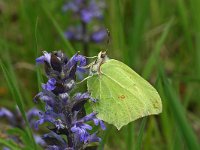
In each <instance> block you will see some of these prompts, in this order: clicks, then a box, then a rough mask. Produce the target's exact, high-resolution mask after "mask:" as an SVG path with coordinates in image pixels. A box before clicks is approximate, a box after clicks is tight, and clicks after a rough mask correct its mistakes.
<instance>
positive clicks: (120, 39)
mask: <svg viewBox="0 0 200 150" xmlns="http://www.w3.org/2000/svg"><path fill="white" fill-rule="evenodd" d="M120 2H121V1H120V0H116V1H109V7H110V9H109V11H110V12H109V13H110V15H109V16H110V18H108V19H109V21H110V22H112V24H114V25H111V26H110V30H111V37H112V47H113V49H114V50H115V53H116V54H117V56H121V55H122V51H124V50H125V41H124V32H123V17H122V16H123V14H122V11H121V8H120V6H121V5H120Z"/></svg>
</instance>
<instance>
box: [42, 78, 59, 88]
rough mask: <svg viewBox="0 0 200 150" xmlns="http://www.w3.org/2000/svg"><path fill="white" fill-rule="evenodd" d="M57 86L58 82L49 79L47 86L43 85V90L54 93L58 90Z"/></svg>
mask: <svg viewBox="0 0 200 150" xmlns="http://www.w3.org/2000/svg"><path fill="white" fill-rule="evenodd" d="M55 84H56V80H55V79H54V78H52V79H49V80H48V82H47V83H46V84H43V85H42V88H43V89H44V90H47V91H53V90H54V89H55V88H56V86H55Z"/></svg>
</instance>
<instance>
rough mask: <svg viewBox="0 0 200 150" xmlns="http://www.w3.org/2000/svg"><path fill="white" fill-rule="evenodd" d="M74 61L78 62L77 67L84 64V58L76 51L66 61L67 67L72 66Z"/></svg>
mask: <svg viewBox="0 0 200 150" xmlns="http://www.w3.org/2000/svg"><path fill="white" fill-rule="evenodd" d="M76 63H79V67H83V66H85V65H86V58H85V57H84V56H82V55H79V54H78V53H77V54H75V55H74V56H73V57H72V58H71V59H70V60H69V62H68V66H69V68H70V67H71V66H74V65H75V64H76Z"/></svg>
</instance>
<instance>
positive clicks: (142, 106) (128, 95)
mask: <svg viewBox="0 0 200 150" xmlns="http://www.w3.org/2000/svg"><path fill="white" fill-rule="evenodd" d="M100 71H101V73H100V74H99V75H94V76H92V77H91V78H90V79H88V90H89V91H90V92H91V94H92V96H93V97H94V98H97V99H99V101H98V103H96V104H95V105H94V107H93V108H94V111H96V112H98V117H99V118H100V119H102V120H104V121H106V122H108V123H111V124H114V125H115V126H116V127H117V128H118V129H120V128H121V127H122V126H124V125H126V124H128V123H129V122H131V121H134V120H136V119H138V118H141V117H143V116H147V115H152V114H158V113H160V112H161V111H162V104H161V99H160V97H159V95H158V93H157V91H156V90H155V89H154V88H153V87H152V86H151V85H150V84H149V83H148V82H147V81H146V80H144V79H143V78H142V77H140V76H139V75H138V74H137V73H136V72H134V71H133V70H132V69H131V68H129V67H128V66H127V65H125V64H123V63H122V62H120V61H117V60H114V59H110V60H108V61H106V62H105V63H104V64H102V65H101V68H100Z"/></svg>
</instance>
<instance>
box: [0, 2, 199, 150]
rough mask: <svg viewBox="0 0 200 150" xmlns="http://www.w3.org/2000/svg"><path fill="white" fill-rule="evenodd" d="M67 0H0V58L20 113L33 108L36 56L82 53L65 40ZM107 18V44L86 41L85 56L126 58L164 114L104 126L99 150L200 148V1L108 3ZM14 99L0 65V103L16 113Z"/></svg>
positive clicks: (68, 15) (105, 19) (69, 18)
mask: <svg viewBox="0 0 200 150" xmlns="http://www.w3.org/2000/svg"><path fill="white" fill-rule="evenodd" d="M64 2H65V1H64V0H57V1H55V0H0V58H1V63H3V64H4V65H5V66H6V68H7V69H8V70H9V73H8V74H9V75H10V77H11V78H15V80H14V81H15V83H16V84H15V85H16V89H18V90H19V91H18V92H19V93H20V95H21V99H22V100H23V101H22V102H23V104H24V108H25V110H28V109H30V108H32V107H33V106H35V104H34V103H33V100H32V99H33V97H34V96H35V94H36V93H37V92H38V91H39V88H38V86H39V84H38V83H40V81H41V79H40V78H38V77H39V76H38V74H37V73H38V69H36V67H35V59H36V57H37V56H39V55H41V54H42V53H41V52H42V51H43V50H46V51H49V52H50V51H54V50H63V51H64V52H66V54H67V55H68V56H72V55H73V53H75V52H77V51H80V52H81V53H82V54H83V49H82V47H81V45H80V43H76V42H70V41H68V40H67V39H66V38H65V37H64V34H63V33H64V31H65V29H66V28H67V27H68V26H69V25H71V22H70V21H71V20H72V19H73V17H72V16H70V13H64V12H62V10H61V9H62V6H63V4H64ZM104 16H105V18H104V22H103V24H104V26H105V27H106V28H108V30H109V31H110V35H111V38H110V43H109V44H108V45H107V44H106V42H104V43H102V44H91V45H90V47H89V56H94V55H97V54H98V52H99V51H100V50H102V49H105V48H107V49H108V54H109V57H111V58H114V59H118V60H121V61H123V62H124V63H126V64H127V65H129V66H130V67H131V68H133V69H134V70H135V71H136V72H138V73H139V74H140V75H142V76H143V77H144V78H145V79H147V80H148V81H150V82H151V83H152V84H153V85H154V87H156V89H157V90H158V92H159V94H160V95H161V98H162V102H163V112H162V114H160V115H159V116H150V117H146V118H144V119H139V120H137V121H135V122H132V123H130V124H128V125H127V126H125V127H123V128H122V129H121V130H120V131H118V130H117V129H116V128H115V127H113V126H111V125H107V127H108V129H107V131H105V133H102V137H103V142H102V143H101V144H100V147H99V149H102V147H103V146H104V149H105V150H132V149H148V150H150V149H152V150H155V149H159V150H160V149H170V150H171V149H190V150H193V149H199V148H200V147H199V145H200V144H199V143H200V117H199V116H200V92H199V90H200V1H199V0H165V1H161V0H107V1H106V9H105V11H104ZM37 82H38V83H37ZM11 89H12V88H11ZM14 90H15V89H14ZM14 95H15V94H14ZM15 98H16V97H15V96H14V97H13V96H12V95H11V92H10V90H9V88H8V86H7V83H6V80H5V77H4V76H3V72H2V70H1V72H0V107H6V108H9V109H11V110H13V109H14V108H15V105H16V102H15ZM37 106H38V105H37ZM0 127H1V126H0ZM0 137H1V136H0Z"/></svg>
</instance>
